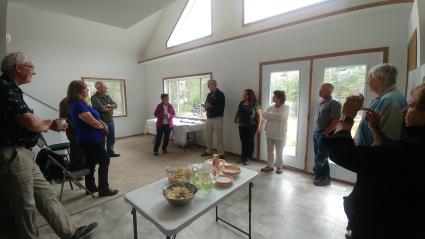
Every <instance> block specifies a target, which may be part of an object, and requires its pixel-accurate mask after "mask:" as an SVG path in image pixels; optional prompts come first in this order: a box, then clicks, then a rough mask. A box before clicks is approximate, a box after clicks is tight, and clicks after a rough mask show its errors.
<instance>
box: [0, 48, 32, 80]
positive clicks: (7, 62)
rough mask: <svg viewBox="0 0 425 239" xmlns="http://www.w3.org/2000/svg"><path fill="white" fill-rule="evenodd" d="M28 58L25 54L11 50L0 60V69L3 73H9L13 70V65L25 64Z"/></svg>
mask: <svg viewBox="0 0 425 239" xmlns="http://www.w3.org/2000/svg"><path fill="white" fill-rule="evenodd" d="M29 60H30V58H28V57H27V56H25V55H24V54H23V53H22V52H13V53H10V54H8V55H7V56H5V57H4V58H3V60H2V61H1V71H2V72H3V73H4V74H5V75H7V76H8V75H10V74H11V73H12V71H13V67H14V66H15V65H16V64H25V63H27V62H28V61H29Z"/></svg>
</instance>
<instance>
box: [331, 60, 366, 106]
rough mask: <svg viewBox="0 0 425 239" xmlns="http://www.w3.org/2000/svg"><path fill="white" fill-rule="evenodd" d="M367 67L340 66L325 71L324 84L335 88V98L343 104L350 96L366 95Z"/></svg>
mask: <svg viewBox="0 0 425 239" xmlns="http://www.w3.org/2000/svg"><path fill="white" fill-rule="evenodd" d="M365 78H366V65H354V66H339V67H330V68H326V69H325V76H324V82H326V83H332V84H333V85H334V87H335V90H334V93H333V96H334V97H335V98H336V99H338V100H339V101H340V102H341V103H342V104H343V103H344V102H345V99H346V98H347V97H348V96H350V95H355V94H358V93H362V94H364V87H365V82H366V80H365Z"/></svg>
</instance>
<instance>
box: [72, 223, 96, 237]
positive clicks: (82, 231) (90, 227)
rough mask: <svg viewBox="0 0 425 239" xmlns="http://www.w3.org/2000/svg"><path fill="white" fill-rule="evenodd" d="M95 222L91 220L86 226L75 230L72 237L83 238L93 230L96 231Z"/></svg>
mask: <svg viewBox="0 0 425 239" xmlns="http://www.w3.org/2000/svg"><path fill="white" fill-rule="evenodd" d="M96 227H97V222H93V223H91V224H89V225H87V226H82V227H79V228H77V230H75V233H74V236H72V239H84V238H87V237H89V236H90V235H91V234H92V233H93V232H94V231H96Z"/></svg>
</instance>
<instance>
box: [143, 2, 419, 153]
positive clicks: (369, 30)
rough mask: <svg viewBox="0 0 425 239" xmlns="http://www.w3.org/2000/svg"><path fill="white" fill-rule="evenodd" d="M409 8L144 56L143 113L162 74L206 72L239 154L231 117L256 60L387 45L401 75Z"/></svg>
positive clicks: (255, 79) (252, 83) (253, 84)
mask: <svg viewBox="0 0 425 239" xmlns="http://www.w3.org/2000/svg"><path fill="white" fill-rule="evenodd" d="M410 11H411V5H405V4H404V5H399V6H391V7H388V6H387V7H381V8H379V9H372V10H365V11H361V12H357V13H350V14H345V15H341V16H337V17H331V18H327V19H324V20H321V21H316V22H314V23H308V24H303V25H298V26H295V27H290V28H285V29H281V30H278V31H274V32H268V33H264V34H260V35H255V36H252V37H247V38H242V39H238V40H234V41H230V42H226V43H222V44H217V45H212V46H209V47H205V48H201V49H197V50H193V51H189V52H185V53H181V54H178V55H173V56H170V57H166V58H162V59H158V60H154V61H150V62H146V63H144V64H142V65H141V67H143V66H144V67H145V76H146V79H148V85H149V91H148V92H147V100H146V102H147V103H148V105H147V110H146V112H147V115H146V117H147V118H151V117H152V116H151V115H152V112H153V111H154V107H155V105H156V103H157V102H158V101H159V100H158V97H159V94H160V93H161V92H162V91H163V83H162V78H163V77H169V76H178V75H188V74H194V73H202V72H212V73H213V77H214V79H215V80H217V81H218V87H219V88H220V89H221V90H222V91H223V92H224V93H225V95H226V109H225V117H224V129H225V130H224V132H225V137H224V138H225V144H224V145H225V150H226V151H229V152H233V153H238V154H239V153H240V140H239V135H238V129H237V127H236V125H235V124H234V123H233V117H234V113H235V110H236V107H237V104H238V102H239V101H240V100H241V94H242V91H243V89H246V88H252V89H254V90H255V91H256V92H257V93H258V87H259V63H260V62H264V61H270V60H279V59H287V58H293V57H302V56H307V55H316V54H322V53H333V52H340V51H348V50H357V49H365V48H375V47H386V46H388V47H390V62H391V63H392V64H395V65H396V66H397V68H398V69H399V70H400V79H403V76H404V75H405V72H406V71H405V68H406V62H405V60H406V35H407V31H408V29H407V25H408V22H409V15H410ZM403 85H404V81H400V82H399V84H398V86H399V88H400V89H403V88H402V87H403ZM303 97H308V96H307V95H303Z"/></svg>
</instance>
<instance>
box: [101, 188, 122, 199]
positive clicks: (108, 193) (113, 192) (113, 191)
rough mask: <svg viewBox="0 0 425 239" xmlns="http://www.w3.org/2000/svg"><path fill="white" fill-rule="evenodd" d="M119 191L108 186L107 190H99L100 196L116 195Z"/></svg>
mask: <svg viewBox="0 0 425 239" xmlns="http://www.w3.org/2000/svg"><path fill="white" fill-rule="evenodd" d="M117 193H118V190H117V189H112V188H108V189H107V190H105V191H99V197H108V196H114V195H115V194H117Z"/></svg>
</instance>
